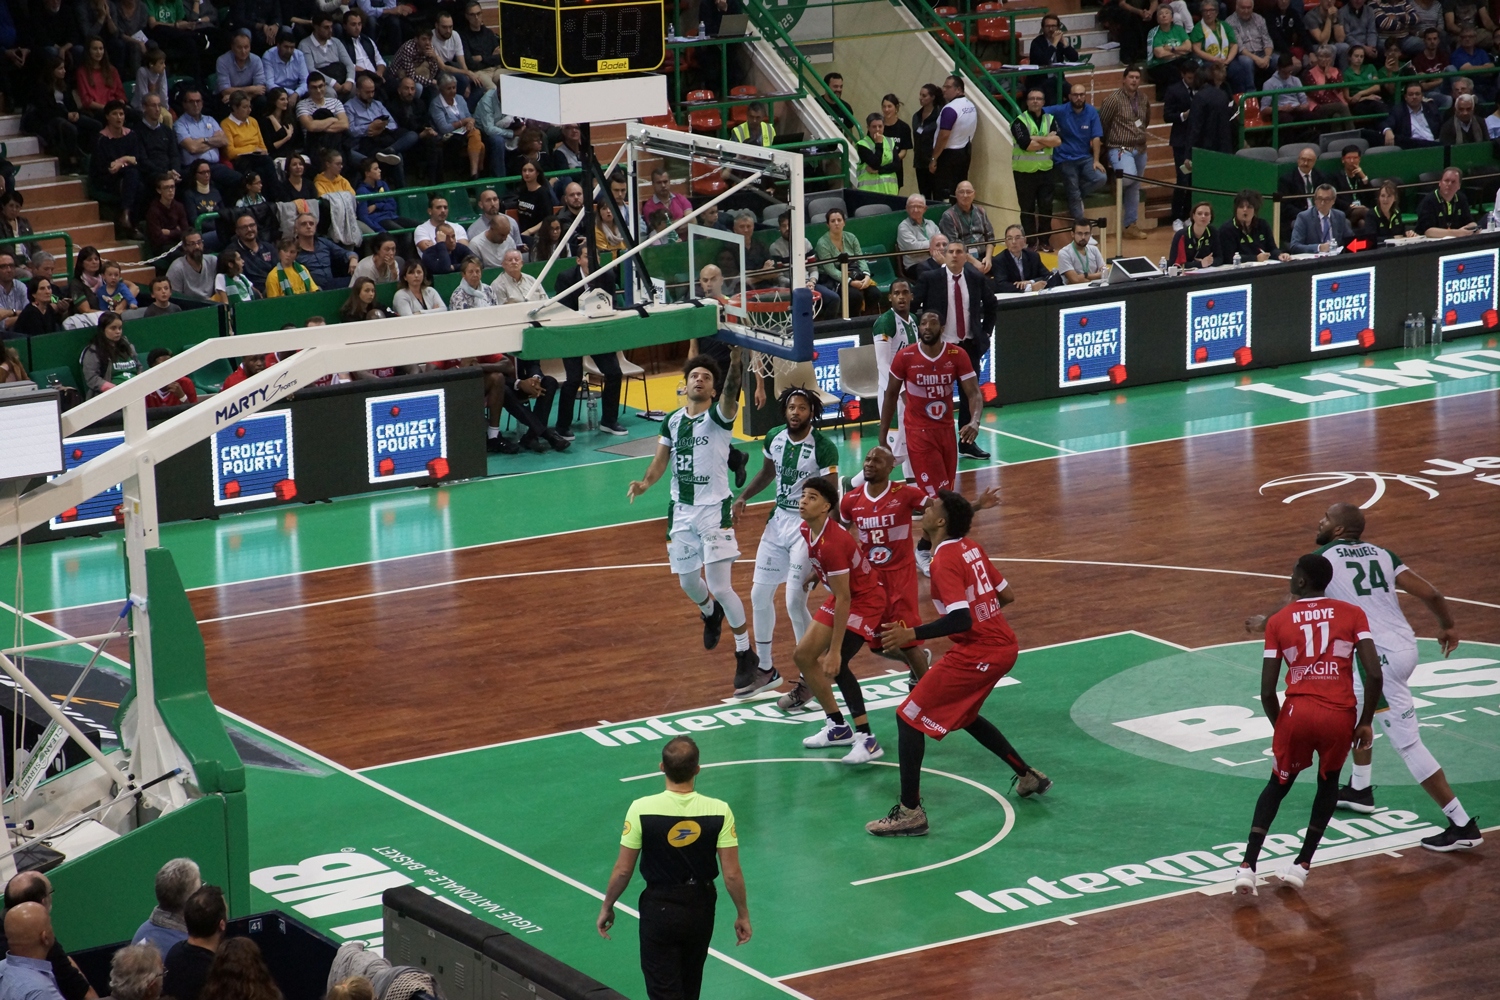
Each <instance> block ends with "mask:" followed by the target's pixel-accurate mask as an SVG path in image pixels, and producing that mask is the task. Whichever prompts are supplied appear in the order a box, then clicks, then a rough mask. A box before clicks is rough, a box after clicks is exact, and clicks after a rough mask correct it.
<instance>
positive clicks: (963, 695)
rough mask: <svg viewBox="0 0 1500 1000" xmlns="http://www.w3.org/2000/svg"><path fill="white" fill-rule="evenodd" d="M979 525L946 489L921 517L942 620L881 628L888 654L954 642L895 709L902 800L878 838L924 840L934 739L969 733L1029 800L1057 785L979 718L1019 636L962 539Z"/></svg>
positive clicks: (977, 551)
mask: <svg viewBox="0 0 1500 1000" xmlns="http://www.w3.org/2000/svg"><path fill="white" fill-rule="evenodd" d="M973 520H974V508H973V506H972V505H970V503H969V501H967V500H965V499H964V498H963V497H962V496H960V495H959V494H957V493H954V492H953V491H952V490H942V491H940V492H939V493H938V495H937V496H936V497H935V498H934V499H932V500H929V501H928V502H927V506H926V507H925V508H924V509H923V511H922V533H923V534H924V535H926V536H927V538H928V539H930V540H931V541H932V543H933V548H932V603H933V605H934V606H935V607H936V608H937V610H938V613H939V614H941V615H942V616H943V617H942V618H939V619H938V620H937V621H935V622H931V623H929V624H926V625H922V626H919V627H917V628H915V629H914V628H912V627H910V626H908V625H900V624H897V623H894V622H892V623H888V624H886V625H884V626H882V630H881V641H882V642H883V643H884V645H885V648H886V649H899V648H901V647H902V646H904V645H906V644H907V643H908V642H911V641H912V640H913V639H936V638H937V637H938V636H943V635H947V636H952V637H953V648H952V649H950V650H948V652H947V653H944V654H943V658H942V659H940V660H938V661H937V662H936V663H934V664H933V665H932V668H931V669H930V670H928V671H927V673H925V674H923V675H922V679H921V680H920V681H918V682H917V686H916V687H915V688H913V689H912V691H911V693H910V694H908V695H907V696H906V700H905V701H903V702H902V703H901V706H900V707H899V708H898V709H897V710H896V722H897V724H896V729H897V736H898V742H897V744H896V746H897V749H898V751H899V753H900V758H901V801H899V802H897V803H896V804H895V806H893V807H892V808H891V811H890V812H889V813H887V814H886V815H885V816H884V817H883V818H881V819H877V820H874V821H872V822H870V823H866V824H865V829H866V830H868V831H869V832H870V833H873V834H874V835H875V836H877V837H922V836H925V835H926V834H927V811H926V810H925V809H923V808H922V795H921V782H922V758H923V756H924V755H925V754H926V753H927V740H926V738H927V737H928V736H931V737H932V738H933V739H935V740H941V739H942V738H943V737H944V736H947V735H948V734H949V733H951V732H953V731H954V730H955V729H962V730H965V731H966V732H967V733H968V734H969V735H970V736H972V737H974V738H975V739H976V740H978V741H979V743H980V745H981V746H983V747H984V748H985V749H986V750H988V751H990V752H991V753H993V754H994V755H995V756H997V757H999V758H1000V759H1001V760H1003V761H1005V763H1006V764H1008V765H1009V766H1010V769H1011V770H1012V771H1014V772H1015V773H1016V781H1017V785H1016V792H1017V794H1019V795H1021V796H1022V797H1023V798H1024V797H1025V796H1028V795H1039V794H1041V793H1042V792H1045V791H1046V790H1047V789H1049V788H1051V787H1052V780H1051V779H1050V778H1048V777H1047V776H1046V775H1045V774H1043V773H1042V772H1040V771H1038V770H1036V769H1035V768H1033V767H1030V766H1028V765H1027V763H1026V762H1025V761H1024V760H1022V759H1021V755H1020V754H1019V753H1017V752H1016V748H1015V747H1013V746H1011V744H1010V741H1009V740H1007V739H1006V738H1005V735H1004V734H1003V733H1001V732H1000V730H999V729H997V728H995V724H994V723H992V722H990V721H989V720H988V719H986V718H985V717H984V716H982V715H980V714H979V709H980V708H981V707H983V705H984V700H985V699H986V698H988V697H989V694H990V692H991V691H992V690H994V687H995V684H996V683H997V682H998V681H999V680H1000V678H1002V677H1004V676H1005V675H1006V674H1007V673H1009V672H1010V668H1011V667H1013V666H1015V664H1016V654H1017V652H1018V650H1017V647H1016V634H1015V633H1014V632H1012V631H1011V630H1010V625H1009V623H1007V622H1006V620H1005V616H1004V615H1003V614H1001V612H1000V609H1001V608H1003V607H1005V606H1006V605H1007V604H1010V603H1011V602H1012V601H1014V600H1015V595H1013V594H1012V593H1011V590H1010V584H1008V583H1006V582H1005V578H1004V577H1000V578H999V581H998V583H997V582H995V575H996V570H995V568H994V566H993V565H991V563H990V558H989V556H988V555H986V554H985V551H984V549H982V548H980V547H979V545H978V543H976V542H972V541H970V540H969V539H968V538H965V537H964V536H965V535H967V534H968V533H969V525H970V524H972V523H973Z"/></svg>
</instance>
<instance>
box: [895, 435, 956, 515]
mask: <svg viewBox="0 0 1500 1000" xmlns="http://www.w3.org/2000/svg"><path fill="white" fill-rule="evenodd" d="M906 454H907V456H908V457H909V458H910V459H911V471H912V475H913V476H914V477H915V481H914V485H916V486H917V487H919V488H920V489H922V490H923V491H924V492H926V494H927V495H928V496H930V497H931V496H937V491H938V490H951V489H953V482H954V480H955V479H956V478H957V476H958V434H957V433H956V432H955V431H954V429H953V425H952V424H951V423H948V424H945V425H943V426H942V427H928V426H925V425H918V424H917V423H916V422H914V421H913V422H910V423H908V424H907V426H906Z"/></svg>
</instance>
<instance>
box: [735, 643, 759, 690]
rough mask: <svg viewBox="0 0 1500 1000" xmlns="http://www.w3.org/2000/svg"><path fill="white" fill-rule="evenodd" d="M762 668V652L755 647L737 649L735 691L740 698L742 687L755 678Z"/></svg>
mask: <svg viewBox="0 0 1500 1000" xmlns="http://www.w3.org/2000/svg"><path fill="white" fill-rule="evenodd" d="M759 669H760V654H759V653H757V652H756V651H755V650H753V649H744V650H736V651H735V654H734V692H735V697H736V698H738V697H739V696H740V695H739V692H740V689H741V688H743V687H745V686H746V685H748V684H749V683H750V682H751V681H752V680H754V679H755V672H756V671H757V670H759Z"/></svg>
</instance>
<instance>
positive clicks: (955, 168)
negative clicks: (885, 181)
mask: <svg viewBox="0 0 1500 1000" xmlns="http://www.w3.org/2000/svg"><path fill="white" fill-rule="evenodd" d="M978 125H979V109H978V108H976V107H975V106H974V102H973V101H971V100H969V99H968V98H967V97H965V96H964V82H963V80H962V79H960V78H959V77H956V76H948V77H946V78H945V79H944V80H943V110H942V111H939V112H938V125H937V135H936V136H935V137H934V138H933V140H932V156H931V157H930V158H929V159H928V161H927V164H926V169H927V172H928V173H930V174H932V190H933V192H934V194H935V196H936V197H937V198H938V199H939V200H942V199H946V198H949V197H953V196H954V195H955V194H956V193H957V191H958V186H959V184H960V183H961V182H963V181H965V180H967V179H968V177H969V162H970V160H971V159H972V157H973V152H974V130H975V129H976V128H977V127H978ZM915 167H916V169H918V170H921V169H922V168H923V165H922V164H920V163H919V164H915Z"/></svg>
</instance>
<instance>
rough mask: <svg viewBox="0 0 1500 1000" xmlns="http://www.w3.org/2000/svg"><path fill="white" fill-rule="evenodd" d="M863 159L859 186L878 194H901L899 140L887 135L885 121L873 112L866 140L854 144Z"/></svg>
mask: <svg viewBox="0 0 1500 1000" xmlns="http://www.w3.org/2000/svg"><path fill="white" fill-rule="evenodd" d="M854 152H855V153H856V154H857V155H858V156H859V172H858V173H856V174H855V175H854V183H855V186H856V187H858V188H859V189H860V190H861V191H870V192H873V193H875V194H899V193H900V189H899V188H898V187H897V185H896V140H895V139H891V138H889V137H888V136H886V134H885V118H884V117H883V116H882V115H881V114H880V112H878V111H872V112H871V113H870V116H869V117H868V118H866V119H865V136H864V138H862V139H860V140H859V142H856V143H855V144H854Z"/></svg>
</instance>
